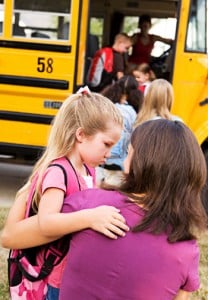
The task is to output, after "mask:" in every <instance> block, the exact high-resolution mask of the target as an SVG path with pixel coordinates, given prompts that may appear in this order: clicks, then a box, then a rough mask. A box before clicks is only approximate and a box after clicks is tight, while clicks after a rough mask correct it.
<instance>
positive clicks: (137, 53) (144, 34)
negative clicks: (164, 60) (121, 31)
mask: <svg viewBox="0 0 208 300" xmlns="http://www.w3.org/2000/svg"><path fill="white" fill-rule="evenodd" d="M138 26H139V29H140V32H139V33H136V34H134V35H133V37H132V39H133V49H132V55H131V56H130V58H129V62H130V63H133V64H136V65H140V64H142V63H147V64H149V63H150V58H151V52H152V49H153V48H154V43H155V42H156V41H159V42H163V43H166V44H170V45H172V43H173V40H172V39H167V38H164V37H161V36H158V35H155V34H149V30H150V28H151V26H152V22H151V18H150V16H149V15H141V16H140V17H139V24H138Z"/></svg>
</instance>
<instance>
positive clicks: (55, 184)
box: [39, 158, 95, 288]
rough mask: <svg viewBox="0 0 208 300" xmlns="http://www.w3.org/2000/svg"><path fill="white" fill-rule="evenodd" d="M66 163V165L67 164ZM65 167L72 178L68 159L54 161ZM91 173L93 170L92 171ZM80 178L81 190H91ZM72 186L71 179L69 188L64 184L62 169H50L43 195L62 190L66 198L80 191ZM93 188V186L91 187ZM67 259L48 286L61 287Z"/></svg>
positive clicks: (58, 268) (56, 270)
mask: <svg viewBox="0 0 208 300" xmlns="http://www.w3.org/2000/svg"><path fill="white" fill-rule="evenodd" d="M65 161H66V164H65ZM60 162H61V164H62V165H63V164H64V168H65V170H66V173H67V175H68V176H70V174H71V172H72V169H71V167H70V171H68V172H67V167H68V168H69V163H68V161H67V160H66V159H62V158H61V159H57V160H55V161H53V163H60ZM90 171H91V169H90ZM92 173H93V174H92V176H90V175H89V176H90V177H92V180H90V182H92V184H93V185H95V178H94V175H95V172H92ZM77 176H78V180H79V183H80V187H81V190H85V189H87V188H89V186H88V185H87V183H86V181H85V179H84V178H83V177H82V176H81V175H79V174H78V173H77ZM69 185H70V178H68V184H67V188H66V185H65V182H64V173H63V171H62V170H61V168H60V167H50V168H48V169H47V170H46V172H45V173H44V176H43V181H42V190H41V191H42V193H44V192H45V191H46V190H47V189H48V188H57V189H61V190H63V191H64V192H65V197H66V196H68V195H70V194H72V192H70V191H71V190H73V192H77V191H78V190H79V189H78V188H77V187H75V186H74V188H73V187H72V186H69ZM90 187H91V186H90ZM51 201H53V199H51ZM49 205H50V204H49ZM41 257H42V255H40V257H39V259H40V260H41V261H42V258H41ZM66 259H67V256H66V257H65V258H64V259H63V260H62V262H61V263H60V264H59V265H57V266H56V267H54V269H53V271H52V273H51V274H50V275H49V277H48V284H49V285H51V286H53V287H56V288H59V287H60V283H61V278H62V273H63V270H64V267H65V265H66Z"/></svg>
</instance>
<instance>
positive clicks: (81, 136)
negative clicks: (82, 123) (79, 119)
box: [75, 127, 85, 143]
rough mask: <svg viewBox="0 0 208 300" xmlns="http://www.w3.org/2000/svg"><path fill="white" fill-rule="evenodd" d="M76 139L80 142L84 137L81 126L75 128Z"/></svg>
mask: <svg viewBox="0 0 208 300" xmlns="http://www.w3.org/2000/svg"><path fill="white" fill-rule="evenodd" d="M75 136H76V139H77V141H78V142H79V143H82V141H83V139H84V138H85V133H84V129H83V128H82V127H79V128H78V129H77V130H76V133H75Z"/></svg>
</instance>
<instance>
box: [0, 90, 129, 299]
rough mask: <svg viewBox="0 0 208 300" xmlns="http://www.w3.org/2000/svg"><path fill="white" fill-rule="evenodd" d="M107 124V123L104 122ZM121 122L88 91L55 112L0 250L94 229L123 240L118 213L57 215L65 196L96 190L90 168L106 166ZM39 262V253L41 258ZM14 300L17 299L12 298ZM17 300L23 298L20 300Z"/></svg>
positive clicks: (56, 275) (53, 295)
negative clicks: (29, 213) (32, 210)
mask: <svg viewBox="0 0 208 300" xmlns="http://www.w3.org/2000/svg"><path fill="white" fill-rule="evenodd" d="M106 120H107V121H106ZM122 124H123V119H122V116H121V114H120V112H119V111H118V110H117V108H116V107H115V105H114V104H113V103H112V102H111V101H110V100H109V99H107V98H105V97H104V96H102V95H99V94H95V93H91V92H89V90H87V89H86V88H85V89H83V90H81V91H80V92H78V93H77V94H74V95H71V96H70V97H69V98H68V99H67V100H66V101H65V102H64V103H63V104H62V106H61V108H60V110H59V111H58V113H57V115H56V117H55V119H54V122H53V125H52V128H51V132H50V136H49V139H48V144H47V147H46V150H45V152H44V153H43V155H42V157H41V158H40V159H39V160H38V162H37V163H36V165H35V166H34V169H33V172H32V174H31V176H30V178H29V180H28V182H27V183H26V184H25V186H23V188H22V189H21V190H20V191H19V192H18V194H17V199H16V201H15V202H14V204H13V207H12V208H11V210H10V213H9V215H8V219H7V222H6V224H5V228H4V230H3V233H2V245H3V247H8V248H12V249H21V248H28V247H33V246H37V245H41V244H46V243H48V242H50V241H52V240H55V239H57V238H58V237H61V236H63V235H65V234H67V233H70V232H74V231H79V230H81V229H84V228H92V229H93V230H97V231H99V232H100V233H103V234H105V235H106V236H107V237H109V238H113V239H116V238H117V236H118V235H120V236H123V235H124V234H125V233H124V231H125V230H128V227H127V226H126V224H125V220H124V218H123V217H122V216H121V215H120V213H119V209H117V208H114V207H110V206H102V207H97V208H94V209H90V210H83V211H80V212H79V213H74V214H70V215H69V214H63V213H60V210H61V208H62V205H63V201H64V197H65V195H66V196H67V195H69V191H71V190H72V189H73V192H76V191H79V190H83V189H87V188H92V187H93V186H95V177H94V174H95V171H94V167H95V166H97V165H99V164H102V163H104V162H105V160H106V159H107V157H109V156H110V150H111V147H112V146H113V145H114V144H115V143H116V142H117V141H118V139H119V138H120V134H121V130H122ZM51 163H52V164H61V165H62V167H64V169H65V171H66V173H67V170H68V171H69V170H70V172H69V174H71V172H72V171H71V169H73V172H74V174H75V175H76V184H75V183H74V186H71V185H70V184H72V183H71V182H72V181H70V178H69V179H68V183H69V184H68V185H67V186H66V185H65V183H64V174H63V171H62V170H61V168H58V167H57V166H50V167H49V165H51ZM35 178H38V179H37V184H36V192H35V195H34V199H33V206H34V207H36V208H38V209H37V214H36V215H35V216H33V217H29V218H27V219H24V213H25V207H26V199H27V195H28V193H29V191H30V186H31V184H32V182H33V180H35ZM39 259H40V260H41V259H42V257H41V253H40V255H39ZM65 261H66V260H63V261H62V262H61V263H60V264H59V265H57V266H56V267H55V268H54V269H53V271H52V273H51V274H50V275H49V277H48V291H47V295H46V299H48V300H49V299H50V300H51V299H52V300H54V299H57V300H58V293H59V285H60V281H61V275H62V271H63V267H64V265H65ZM16 299H18V298H16ZM20 299H21V297H20Z"/></svg>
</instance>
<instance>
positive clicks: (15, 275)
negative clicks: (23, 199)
mask: <svg viewBox="0 0 208 300" xmlns="http://www.w3.org/2000/svg"><path fill="white" fill-rule="evenodd" d="M68 162H69V171H68V175H70V176H68V177H70V178H67V173H66V170H65V168H64V166H65V165H66V163H65V164H64V163H63V164H61V163H62V161H61V160H60V164H59V163H54V164H51V165H50V166H49V167H53V166H57V167H60V168H61V169H62V171H63V174H64V181H65V185H66V188H67V186H69V188H70V192H73V191H74V190H73V189H74V187H75V186H77V188H76V189H77V190H81V187H80V183H79V181H78V177H77V174H76V172H75V170H74V168H73V166H72V165H71V163H70V161H69V160H68ZM67 170H68V169H67ZM69 172H70V173H69ZM69 181H70V185H69ZM36 183H37V176H36V177H35V178H34V180H33V181H32V185H31V188H30V192H29V196H28V199H27V207H26V214H25V218H27V217H30V216H32V215H34V214H35V213H34V211H33V209H32V199H33V195H34V192H35V188H36ZM69 242H70V235H66V236H64V237H62V238H60V239H59V240H57V241H54V242H51V243H49V244H47V245H43V246H38V247H32V248H28V249H18V250H10V253H9V258H8V277H9V288H10V294H11V299H12V300H20V299H25V300H37V299H38V300H44V299H45V296H46V293H47V277H48V275H49V274H50V273H51V271H52V270H53V268H54V266H56V265H58V264H59V263H60V262H61V261H62V259H63V258H64V257H65V256H66V254H67V253H68V250H69ZM40 251H44V262H43V264H42V265H39V263H38V262H37V260H36V258H37V255H38V253H40Z"/></svg>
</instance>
